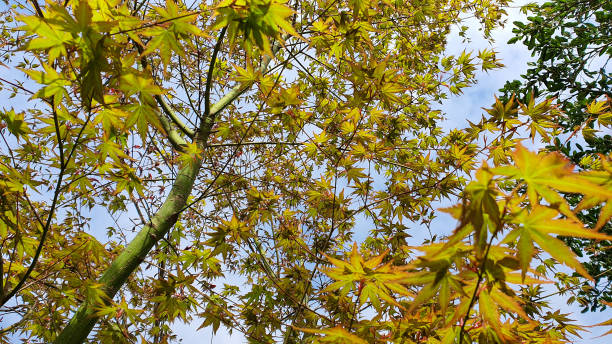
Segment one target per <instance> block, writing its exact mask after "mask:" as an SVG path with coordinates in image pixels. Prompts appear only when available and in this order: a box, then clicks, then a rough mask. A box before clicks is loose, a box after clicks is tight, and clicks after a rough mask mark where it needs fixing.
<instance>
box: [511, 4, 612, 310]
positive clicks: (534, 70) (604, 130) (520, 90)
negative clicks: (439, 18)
mask: <svg viewBox="0 0 612 344" xmlns="http://www.w3.org/2000/svg"><path fill="white" fill-rule="evenodd" d="M525 11H526V13H528V14H529V15H530V16H529V17H528V21H527V22H514V25H515V27H514V29H513V32H514V33H515V37H513V38H512V39H511V40H510V42H509V43H514V42H518V41H522V43H523V44H524V45H525V46H526V47H527V48H528V49H529V50H530V51H531V52H532V55H533V56H535V57H536V59H537V60H536V61H535V62H532V63H530V68H529V69H528V70H527V72H526V73H525V75H522V76H521V77H522V80H514V81H512V82H507V83H506V85H505V87H504V88H503V89H502V90H501V91H502V92H505V97H504V98H503V99H508V98H509V97H510V95H511V94H513V93H514V94H518V95H519V98H520V99H522V100H523V101H528V100H529V98H530V97H531V96H534V97H536V98H538V97H544V98H554V99H555V101H556V103H558V105H559V108H560V109H562V110H563V112H564V116H561V117H560V121H559V124H560V125H561V128H562V129H563V132H565V133H567V134H568V135H569V137H570V138H574V139H572V140H569V139H568V140H567V141H565V142H562V140H560V139H556V140H555V141H554V144H553V145H551V146H550V147H549V149H551V150H556V151H559V152H561V153H562V154H563V155H565V156H567V157H568V158H569V159H570V160H571V161H572V162H573V163H574V164H577V165H579V166H580V167H581V168H584V169H589V168H591V164H592V163H593V161H596V160H597V158H596V154H609V153H610V152H611V151H612V136H610V132H609V130H608V129H609V128H610V126H611V125H612V122H611V112H610V105H611V103H610V102H611V99H610V95H611V93H610V87H611V85H612V79H611V78H610V68H609V67H608V62H609V61H610V56H612V26H610V22H611V21H612V5H611V4H610V3H609V2H606V1H598V0H595V1H591V0H555V1H550V2H546V3H543V4H541V5H529V6H526V8H525ZM576 138H581V139H583V140H577V139H576ZM574 142H575V143H574ZM565 197H566V199H567V200H568V201H569V202H570V204H572V205H577V204H578V203H579V202H580V197H579V196H578V195H576V194H566V195H565ZM597 214H598V209H592V210H585V211H582V212H580V213H579V214H577V216H578V217H579V218H580V220H581V221H583V222H584V223H585V224H587V225H588V226H589V227H591V228H596V227H602V226H601V221H600V222H599V223H598V217H597ZM601 231H602V232H603V233H607V234H608V235H611V234H612V226H611V225H610V223H605V224H603V227H602V228H601ZM563 240H564V241H565V242H566V243H567V244H568V245H570V247H571V248H572V249H573V250H574V252H576V254H578V255H580V256H581V257H588V261H587V262H586V263H585V267H586V269H587V271H589V273H590V274H592V275H593V276H595V282H594V283H586V282H585V285H584V287H583V288H581V289H580V290H579V291H578V293H577V295H575V296H576V297H574V296H572V297H571V299H570V300H577V301H578V302H579V303H580V304H581V305H582V306H583V307H584V311H587V310H588V309H590V310H591V311H595V310H597V309H602V310H603V309H605V308H606V302H612V289H610V288H609V287H610V283H611V282H612V251H610V250H609V249H606V248H607V247H609V246H610V244H611V243H610V242H609V241H593V240H584V239H578V238H563ZM571 283H575V282H573V281H572V282H571ZM560 287H561V288H566V287H567V285H560ZM600 300H601V301H604V302H603V303H602V302H600Z"/></svg>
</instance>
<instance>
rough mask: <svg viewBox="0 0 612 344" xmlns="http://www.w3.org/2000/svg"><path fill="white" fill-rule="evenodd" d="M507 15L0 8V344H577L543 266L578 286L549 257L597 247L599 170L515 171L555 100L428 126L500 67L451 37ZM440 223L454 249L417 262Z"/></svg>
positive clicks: (604, 210) (358, 7)
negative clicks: (186, 337) (186, 326)
mask: <svg viewBox="0 0 612 344" xmlns="http://www.w3.org/2000/svg"><path fill="white" fill-rule="evenodd" d="M507 5H508V3H507V1H505V0H491V1H481V0H410V1H402V0H396V1H384V0H383V1H370V0H348V1H341V0H318V1H299V0H296V1H283V0H224V1H220V2H217V1H215V2H207V1H202V2H198V1H194V2H193V3H191V2H182V1H180V0H167V1H157V0H142V1H138V0H136V1H121V0H78V1H77V0H63V1H55V0H49V1H48V2H46V3H44V4H43V3H39V2H38V1H37V0H30V1H29V2H20V1H19V0H17V1H10V2H9V3H8V6H6V7H4V8H3V11H4V13H3V14H4V15H3V16H1V17H0V18H2V19H0V20H1V21H2V36H1V37H2V43H1V47H2V57H1V58H2V61H1V62H2V66H0V68H4V69H5V70H6V71H7V72H6V73H3V74H2V76H1V77H0V87H1V90H2V93H3V95H4V96H5V97H6V99H8V101H6V103H5V104H3V109H2V111H1V112H0V120H1V121H0V136H1V137H2V141H1V142H0V144H2V150H1V151H0V153H1V155H0V192H1V193H2V198H1V199H2V201H1V203H0V205H1V207H2V209H1V210H2V211H1V212H0V316H1V317H2V318H3V325H2V328H1V329H0V342H9V341H10V340H11V338H14V337H15V336H22V337H28V338H33V340H36V341H41V342H55V343H81V342H92V343H98V342H102V343H107V342H108V343H133V342H139V343H167V342H172V341H175V340H176V339H178V338H180V333H173V331H172V326H171V325H172V324H173V323H174V322H177V321H182V322H190V323H194V322H195V323H197V324H199V325H200V326H201V328H205V327H212V329H213V331H217V330H218V329H219V327H221V326H223V327H226V328H228V329H231V330H232V331H239V332H242V333H243V334H244V337H245V338H246V339H247V340H248V341H249V342H252V343H272V342H279V343H302V342H327V343H386V342H391V343H412V342H415V343H425V342H427V343H440V342H443V343H472V342H483V343H489V342H519V341H521V342H530V343H531V342H533V343H539V342H546V343H564V342H570V341H572V338H574V336H576V335H579V331H581V330H583V329H584V327H583V325H584V324H576V323H572V322H571V321H570V319H569V318H568V317H567V315H566V314H562V313H561V312H560V311H559V310H558V309H555V308H554V306H553V307H552V308H551V306H550V305H549V304H548V303H547V301H548V297H549V296H550V295H548V294H546V288H544V287H543V286H542V285H543V284H546V283H550V282H558V281H559V275H558V274H556V272H557V268H558V266H560V265H564V266H565V267H566V268H569V269H571V270H572V271H575V272H576V273H577V274H578V275H580V276H583V277H584V278H586V279H589V280H593V278H594V277H593V276H592V275H591V274H590V273H589V271H588V270H587V269H586V268H585V267H583V265H582V264H581V263H580V261H579V260H578V258H577V257H576V254H575V253H573V252H572V250H571V249H570V248H568V246H566V244H565V243H564V242H563V241H561V240H559V239H557V236H564V237H575V238H585V239H594V240H600V241H601V240H611V239H612V237H610V236H608V235H606V234H605V233H602V232H600V231H599V230H600V229H601V228H602V227H604V226H605V225H606V224H607V222H608V221H609V220H610V218H611V217H612V202H611V199H612V157H611V156H609V155H605V154H600V155H593V156H592V157H591V162H590V164H589V166H588V168H581V169H576V168H575V167H574V166H573V165H572V163H571V162H570V161H569V160H568V159H566V158H564V157H563V156H562V155H561V154H559V153H554V152H539V153H538V152H534V151H531V150H529V149H527V148H525V147H524V146H523V144H522V143H521V142H522V141H523V140H525V139H527V138H531V139H532V140H534V141H535V140H538V141H541V142H544V143H549V144H554V138H555V136H556V135H558V134H559V133H560V132H561V129H560V128H559V126H558V125H557V123H558V122H559V119H560V118H561V116H562V114H561V112H560V111H559V109H558V107H557V106H555V104H554V103H553V101H552V100H550V99H544V100H542V101H541V102H537V101H536V99H535V97H530V98H528V99H524V100H523V99H519V98H516V97H510V98H509V99H504V100H500V99H495V101H494V103H493V105H492V106H491V108H489V109H487V110H486V113H485V114H484V115H483V116H482V118H481V120H480V121H478V122H475V123H471V122H467V123H466V126H465V127H464V128H450V129H449V128H444V127H443V119H444V117H445V116H446V114H444V113H442V112H441V111H440V110H439V109H438V107H439V105H440V104H441V103H442V102H444V100H445V99H447V98H448V97H449V96H451V95H458V94H461V92H462V90H463V89H465V88H466V87H469V86H470V85H473V84H474V83H475V82H476V71H477V70H479V69H480V70H484V71H486V70H490V69H495V68H499V67H501V66H502V64H501V61H499V60H498V59H497V58H496V54H495V52H494V51H492V50H481V51H478V52H468V51H464V52H463V53H461V54H458V55H455V56H452V55H448V54H447V53H446V52H445V47H446V44H447V39H448V37H449V34H450V32H451V30H452V29H453V28H457V29H458V30H465V27H464V24H465V21H466V20H468V19H476V22H478V23H479V25H480V31H479V32H480V33H481V34H482V35H483V36H484V37H485V38H488V39H492V37H491V31H492V30H493V29H494V28H495V27H497V26H499V25H500V24H501V22H502V21H503V19H504V18H503V17H504V14H505V11H504V7H505V6H507ZM10 99H18V100H20V99H23V100H24V102H25V103H24V104H19V103H18V102H17V101H15V102H12V101H11V100H10ZM492 101H493V100H492ZM588 111H590V112H591V113H594V114H597V115H598V116H600V117H602V118H607V117H609V116H610V107H609V104H607V103H605V102H603V103H602V102H595V103H593V105H591V107H590V108H589V109H588ZM450 115H452V114H450ZM609 124H610V123H609V122H605V121H603V125H606V126H609ZM581 167H582V166H581ZM562 193H572V194H577V195H580V197H581V198H580V202H579V203H572V202H568V201H566V200H565V199H564V198H563V197H562ZM444 200H446V201H448V200H450V201H452V202H453V203H455V204H456V205H455V206H452V207H449V208H446V209H442V210H443V211H445V212H447V213H449V214H451V215H452V216H453V217H454V218H455V219H457V225H456V227H454V228H448V229H447V230H446V231H444V232H441V233H431V234H430V235H429V236H428V237H427V239H426V240H424V241H421V240H418V241H417V240H413V238H412V237H413V235H414V234H415V233H414V231H416V230H418V228H422V227H419V226H420V225H428V224H430V223H431V221H432V220H433V219H434V218H435V217H436V216H437V215H438V209H437V207H438V206H439V202H440V201H444ZM589 209H595V210H593V211H597V221H596V222H595V223H594V224H592V226H591V227H588V226H586V225H589V224H590V223H588V222H586V221H584V220H583V219H582V218H581V217H580V216H579V215H580V212H582V211H588V210H589ZM101 214H102V215H101ZM583 221H584V222H583ZM585 224H586V225H585ZM577 285H579V284H577ZM4 319H7V321H6V325H4V322H5V321H4ZM610 324H612V320H611V321H608V322H605V323H603V325H610Z"/></svg>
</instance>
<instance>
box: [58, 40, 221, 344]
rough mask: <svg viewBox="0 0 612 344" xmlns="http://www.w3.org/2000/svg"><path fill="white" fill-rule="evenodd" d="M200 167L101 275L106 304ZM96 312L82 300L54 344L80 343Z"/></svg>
mask: <svg viewBox="0 0 612 344" xmlns="http://www.w3.org/2000/svg"><path fill="white" fill-rule="evenodd" d="M224 35H225V28H224V29H222V30H221V33H220V35H219V39H218V42H217V44H216V46H215V51H214V52H213V58H212V59H211V62H210V63H211V67H210V68H211V69H212V68H214V65H215V62H216V61H215V60H216V55H217V52H218V50H219V49H220V47H221V41H222V40H223V36H224ZM209 74H211V73H209ZM214 120H215V116H214V115H213V114H209V115H208V116H206V117H205V120H204V121H202V123H201V124H200V128H199V130H198V135H197V137H196V139H195V141H196V144H197V145H198V146H199V147H200V148H205V146H206V142H207V141H208V138H209V136H210V133H211V129H212V126H213V124H214ZM201 167H202V159H201V158H194V160H193V161H192V162H191V163H189V164H185V165H184V166H183V167H181V169H180V170H179V172H178V174H177V176H176V179H175V181H174V184H173V185H172V189H171V190H170V193H169V194H168V197H167V198H166V200H165V201H164V203H163V204H162V206H161V208H159V210H158V211H157V213H156V214H155V215H154V216H153V217H152V218H151V220H150V222H149V223H148V224H146V225H145V226H144V227H143V228H142V229H141V230H140V232H138V234H137V235H136V237H135V238H134V239H133V240H132V241H131V242H130V243H129V244H128V246H127V247H126V248H125V249H124V250H123V251H122V252H121V253H120V254H119V256H117V257H116V258H115V260H114V261H113V262H112V263H111V265H110V266H109V267H108V269H107V270H106V271H105V272H104V273H103V274H102V277H100V280H99V283H100V284H101V289H102V291H103V292H104V293H105V294H106V296H107V297H108V300H111V299H112V298H113V297H114V296H115V295H116V294H117V292H118V291H119V289H120V288H121V286H123V284H124V283H125V282H126V281H127V279H128V277H129V276H130V275H131V274H132V272H134V270H136V269H137V268H138V266H139V265H140V264H141V263H142V262H143V261H144V259H145V258H146V256H147V255H148V254H149V252H150V251H151V249H152V248H153V246H155V244H156V243H157V242H158V241H159V240H160V239H161V238H163V237H164V235H166V233H168V232H169V231H170V229H172V227H174V225H175V224H176V221H177V220H178V217H179V215H180V214H181V212H182V211H183V210H184V209H185V205H186V204H187V198H188V197H189V195H190V194H191V191H192V189H193V185H194V183H195V180H196V178H197V176H198V172H199V171H200V168H201ZM96 311H97V309H96V305H95V304H93V303H91V302H89V300H86V301H85V302H84V303H83V304H82V305H81V306H80V307H79V309H78V310H77V311H76V313H75V314H74V315H73V317H72V319H70V322H69V323H68V325H67V326H66V327H65V328H64V330H63V331H62V332H60V334H59V336H58V337H57V338H56V339H55V343H56V344H77V343H83V342H84V341H85V340H86V339H87V336H88V335H89V333H90V332H91V330H92V329H93V327H94V326H95V324H96V322H97V321H98V316H97V315H96Z"/></svg>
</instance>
